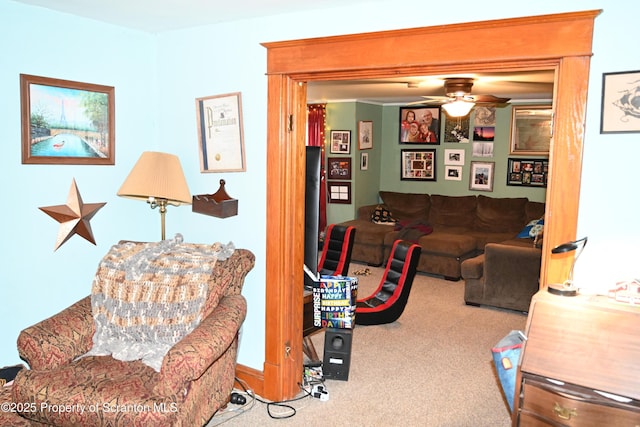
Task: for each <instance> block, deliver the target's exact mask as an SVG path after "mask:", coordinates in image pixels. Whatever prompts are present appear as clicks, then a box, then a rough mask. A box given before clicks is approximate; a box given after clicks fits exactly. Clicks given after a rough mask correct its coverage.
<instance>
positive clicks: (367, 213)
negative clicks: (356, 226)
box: [356, 203, 384, 221]
mask: <svg viewBox="0 0 640 427" xmlns="http://www.w3.org/2000/svg"><path fill="white" fill-rule="evenodd" d="M380 205H381V203H376V204H375V205H365V206H360V207H359V208H358V218H356V219H363V220H365V221H371V215H373V211H375V210H376V208H377V207H378V206H380ZM383 206H384V205H383Z"/></svg>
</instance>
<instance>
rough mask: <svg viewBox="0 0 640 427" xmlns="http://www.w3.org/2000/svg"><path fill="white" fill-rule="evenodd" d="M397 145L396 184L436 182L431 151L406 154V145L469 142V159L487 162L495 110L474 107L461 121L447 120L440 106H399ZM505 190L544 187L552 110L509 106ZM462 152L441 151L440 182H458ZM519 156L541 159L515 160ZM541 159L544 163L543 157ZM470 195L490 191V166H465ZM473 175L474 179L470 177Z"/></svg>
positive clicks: (448, 118)
mask: <svg viewBox="0 0 640 427" xmlns="http://www.w3.org/2000/svg"><path fill="white" fill-rule="evenodd" d="M399 130H400V133H399V137H398V140H399V144H401V146H402V147H401V148H402V149H401V156H400V157H401V165H400V179H401V180H418V181H436V149H435V148H434V149H425V148H423V147H420V149H417V148H416V149H409V148H408V146H409V145H426V146H438V145H441V143H471V144H472V150H471V153H467V155H468V154H471V156H472V157H480V158H492V157H493V149H494V145H493V144H494V138H495V136H496V107H495V106H476V107H474V109H473V110H472V112H471V113H470V114H468V115H467V116H464V117H459V118H454V117H448V116H447V114H446V112H445V111H444V110H443V109H441V108H440V106H431V105H424V106H423V105H416V106H406V107H400V115H399ZM508 132H510V135H509V137H508V140H509V157H508V159H507V164H506V165H505V167H506V170H507V182H506V184H507V185H510V186H530V187H546V185H547V175H548V170H549V160H548V155H549V146H550V142H551V107H550V106H547V105H531V106H528V105H516V106H513V107H512V116H511V122H510V129H509V130H508ZM466 152H467V151H466V150H465V149H453V148H451V149H448V148H445V149H444V177H445V180H452V181H462V180H463V177H462V175H463V166H465V153H466ZM518 156H540V158H534V157H522V158H520V157H518ZM545 157H546V158H545ZM470 166H471V168H470V176H469V178H468V180H469V190H479V191H493V171H494V166H495V164H494V162H490V161H472V162H471V163H470ZM475 174H477V175H478V176H474V175H475Z"/></svg>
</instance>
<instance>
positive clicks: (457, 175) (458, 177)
mask: <svg viewBox="0 0 640 427" xmlns="http://www.w3.org/2000/svg"><path fill="white" fill-rule="evenodd" d="M444 179H446V180H448V181H462V166H450V165H446V166H445V167H444Z"/></svg>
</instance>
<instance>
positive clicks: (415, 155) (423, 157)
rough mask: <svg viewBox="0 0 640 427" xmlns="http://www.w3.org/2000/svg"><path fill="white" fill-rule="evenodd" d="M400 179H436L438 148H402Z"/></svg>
mask: <svg viewBox="0 0 640 427" xmlns="http://www.w3.org/2000/svg"><path fill="white" fill-rule="evenodd" d="M401 155H402V159H401V161H402V164H401V166H400V179H402V180H414V181H435V180H436V150H401Z"/></svg>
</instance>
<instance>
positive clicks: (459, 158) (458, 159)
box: [444, 149, 464, 166]
mask: <svg viewBox="0 0 640 427" xmlns="http://www.w3.org/2000/svg"><path fill="white" fill-rule="evenodd" d="M444 164H445V165H457V166H464V150H450V149H446V150H444Z"/></svg>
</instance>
